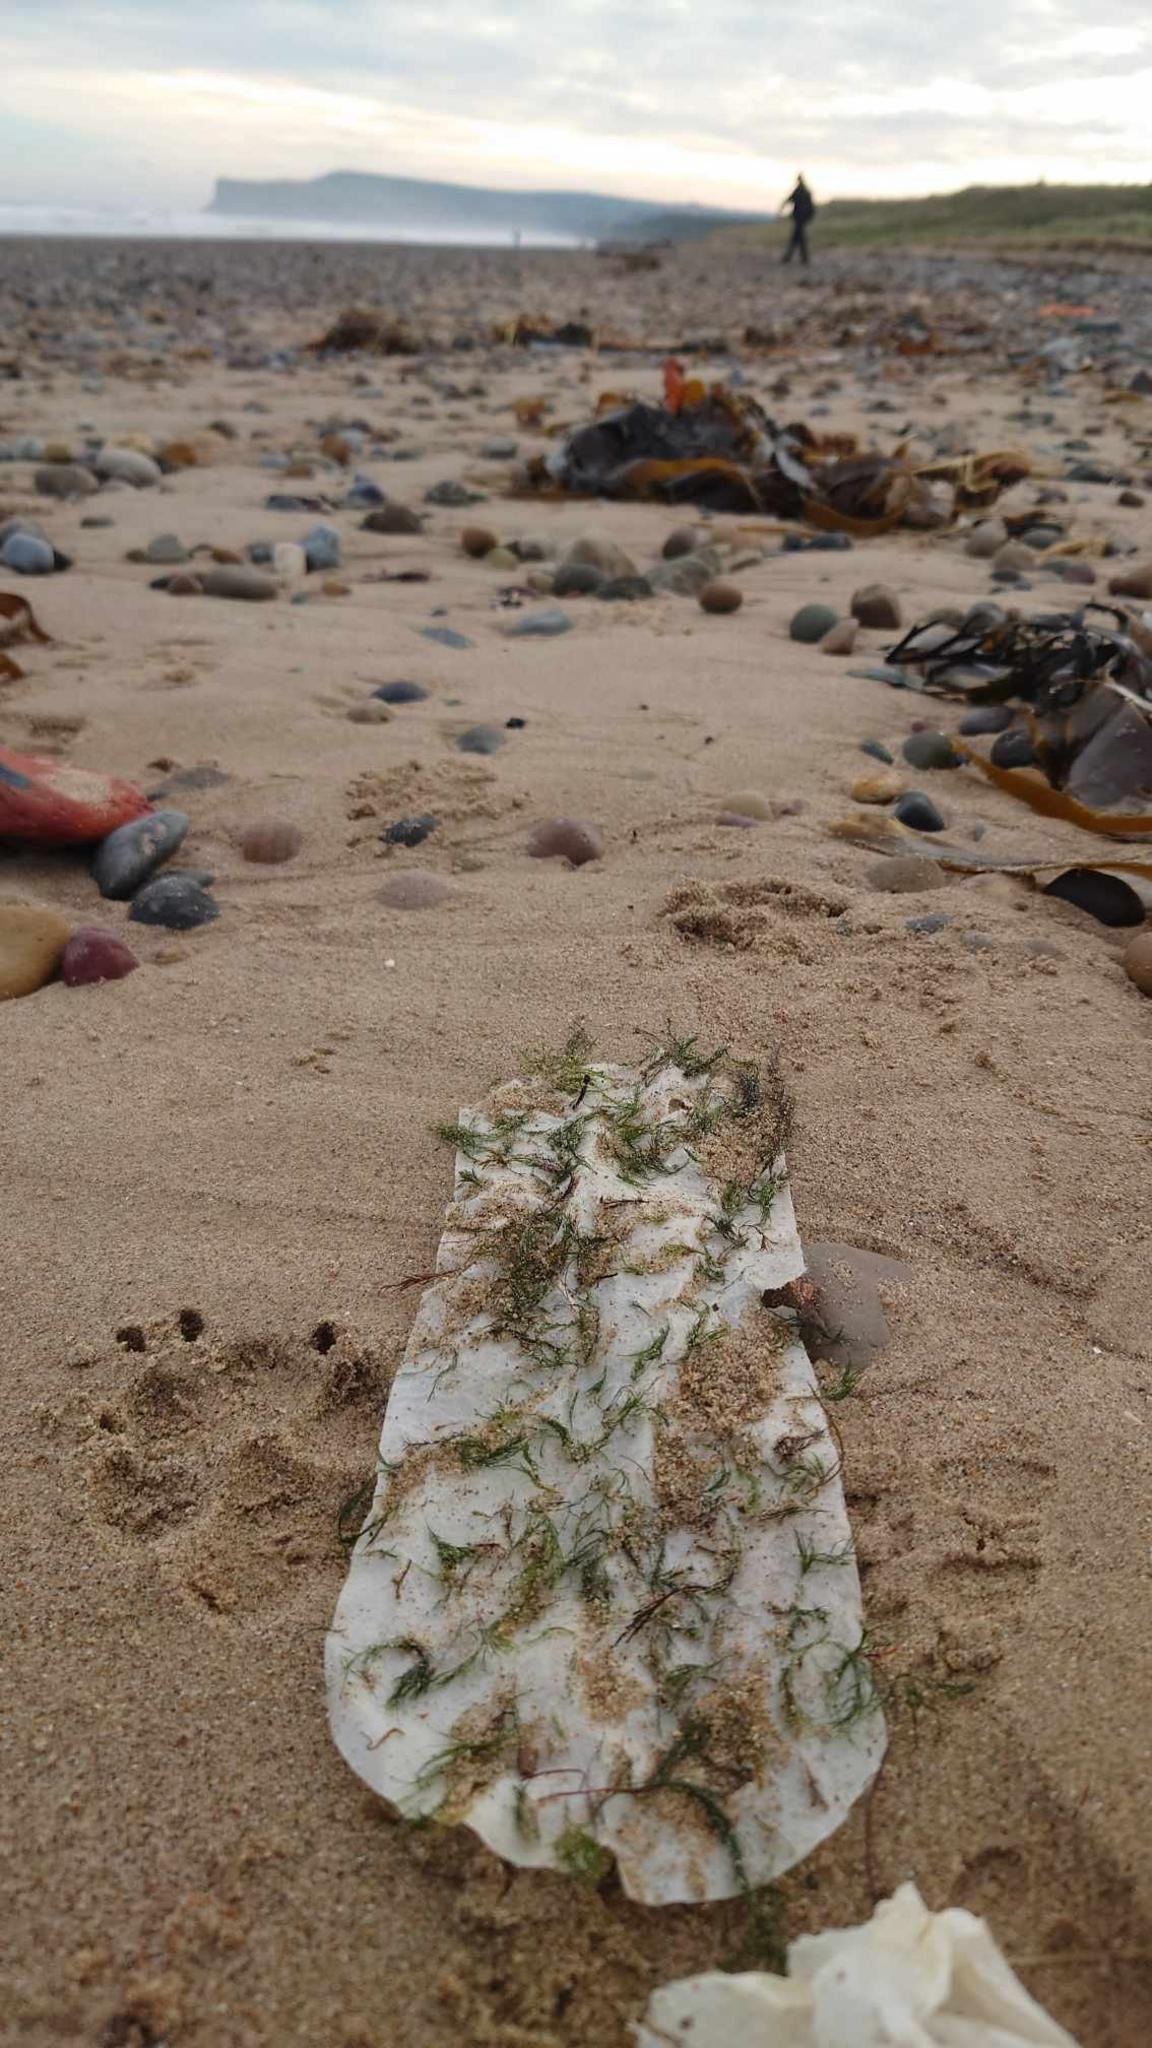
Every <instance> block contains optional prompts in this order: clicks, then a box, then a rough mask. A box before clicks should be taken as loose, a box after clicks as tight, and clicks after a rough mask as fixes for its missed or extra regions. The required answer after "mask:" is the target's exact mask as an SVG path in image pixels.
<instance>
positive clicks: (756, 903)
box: [664, 876, 848, 964]
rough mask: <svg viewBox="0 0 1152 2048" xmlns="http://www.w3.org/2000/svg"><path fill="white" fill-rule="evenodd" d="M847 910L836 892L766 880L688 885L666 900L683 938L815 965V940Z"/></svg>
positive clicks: (844, 900) (668, 910)
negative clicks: (814, 936) (822, 930)
mask: <svg viewBox="0 0 1152 2048" xmlns="http://www.w3.org/2000/svg"><path fill="white" fill-rule="evenodd" d="M847 908H848V899H847V897H846V896H843V895H840V894H838V893H837V892H835V891H832V892H828V891H824V890H818V889H808V888H805V887H804V886H803V885H802V884H801V883H799V882H791V881H780V880H776V879H774V878H773V877H771V876H763V877H761V878H760V879H759V880H756V881H732V882H717V883H707V882H686V883H685V884H684V885H683V887H682V888H679V889H673V890H672V892H671V894H670V895H669V896H668V897H667V898H666V900H665V904H664V914H665V916H667V917H668V918H670V919H671V921H672V924H673V925H674V927H675V929H676V930H677V931H678V932H679V933H680V936H681V938H684V939H695V940H698V941H703V943H704V944H705V945H710V946H723V947H726V948H729V949H730V950H732V951H735V952H740V953H749V952H768V953H776V954H779V955H783V956H785V957H787V958H790V959H796V960H800V961H802V962H804V963H806V964H811V963H812V962H813V961H814V960H815V959H816V958H817V952H816V949H815V946H814V943H813V935H814V934H815V933H817V932H818V931H819V928H820V926H821V925H822V924H827V922H829V921H830V920H832V919H833V918H837V917H839V916H841V915H842V913H843V912H844V911H845V910H846V909H847Z"/></svg>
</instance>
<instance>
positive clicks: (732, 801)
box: [721, 789, 775, 822]
mask: <svg viewBox="0 0 1152 2048" xmlns="http://www.w3.org/2000/svg"><path fill="white" fill-rule="evenodd" d="M721 808H722V809H723V810H725V811H728V812H730V813H732V814H733V815H734V816H736V817H739V818H753V819H755V820H756V821H757V822H760V821H762V820H763V819H765V818H771V817H774V816H775V811H774V809H773V806H772V804H771V803H770V801H769V799H768V798H767V797H766V796H761V795H760V793H759V791H758V790H755V789H742V790H740V791H738V793H737V794H736V795H735V796H726V797H722V798H721Z"/></svg>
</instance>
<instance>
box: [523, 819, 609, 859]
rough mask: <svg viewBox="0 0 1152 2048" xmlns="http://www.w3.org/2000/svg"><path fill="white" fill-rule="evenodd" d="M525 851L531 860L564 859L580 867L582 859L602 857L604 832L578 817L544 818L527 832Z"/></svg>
mask: <svg viewBox="0 0 1152 2048" xmlns="http://www.w3.org/2000/svg"><path fill="white" fill-rule="evenodd" d="M528 851H529V853H530V854H531V856H532V858H533V860H566V861H570V862H571V864H572V866H573V867H574V868H582V867H583V866H584V863H585V862H586V861H590V860H601V859H603V855H604V835H603V833H602V832H601V831H600V829H599V827H598V826H597V825H588V824H586V823H584V821H583V820H582V819H580V818H548V819H546V820H545V822H544V823H543V824H541V825H535V826H534V827H533V829H532V831H531V832H530V833H529V835H528Z"/></svg>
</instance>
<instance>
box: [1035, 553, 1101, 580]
mask: <svg viewBox="0 0 1152 2048" xmlns="http://www.w3.org/2000/svg"><path fill="white" fill-rule="evenodd" d="M1044 567H1045V569H1046V570H1047V571H1048V574H1049V575H1050V576H1058V577H1059V578H1060V581H1061V582H1062V583H1095V581H1096V571H1095V569H1094V568H1093V567H1092V564H1091V562H1079V561H1077V560H1076V559H1075V557H1074V556H1072V555H1050V556H1049V558H1048V560H1047V561H1046V562H1045V564H1044Z"/></svg>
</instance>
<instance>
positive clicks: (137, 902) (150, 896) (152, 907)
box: [128, 874, 220, 932]
mask: <svg viewBox="0 0 1152 2048" xmlns="http://www.w3.org/2000/svg"><path fill="white" fill-rule="evenodd" d="M219 915H220V905H219V904H218V903H217V902H216V901H215V900H214V898H213V897H211V896H209V895H208V893H207V891H206V890H205V889H204V888H203V887H202V885H201V884H200V883H199V882H197V881H194V880H193V878H192V876H191V875H184V874H175V875H157V876H156V877H155V880H153V881H151V882H145V884H144V887H143V888H142V889H140V890H138V891H137V893H136V895H135V896H134V897H133V898H132V908H131V910H130V911H129V912H128V916H129V918H130V919H131V920H132V921H133V923H135V924H162V925H166V926H167V928H168V930H169V931H174V932H190V931H193V930H195V927H196V926H197V925H198V924H211V922H212V920H213V918H215V917H219Z"/></svg>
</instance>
